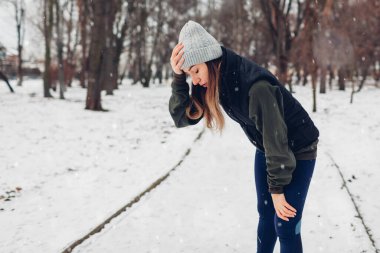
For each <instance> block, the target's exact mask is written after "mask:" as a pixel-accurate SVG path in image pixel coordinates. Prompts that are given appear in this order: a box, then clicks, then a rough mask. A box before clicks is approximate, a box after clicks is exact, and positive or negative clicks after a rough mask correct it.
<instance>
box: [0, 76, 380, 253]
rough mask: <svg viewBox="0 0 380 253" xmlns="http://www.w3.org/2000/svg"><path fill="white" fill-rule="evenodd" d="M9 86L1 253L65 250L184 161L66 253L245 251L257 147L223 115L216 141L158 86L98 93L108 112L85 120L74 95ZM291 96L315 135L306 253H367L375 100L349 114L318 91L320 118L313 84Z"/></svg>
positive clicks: (377, 242) (375, 221)
mask: <svg viewBox="0 0 380 253" xmlns="http://www.w3.org/2000/svg"><path fill="white" fill-rule="evenodd" d="M12 84H13V87H14V88H15V91H16V93H15V94H11V93H9V91H8V89H7V87H6V85H5V84H4V83H2V82H0V141H1V144H2V145H0V252H1V253H3V252H4V253H11V252H14V253H23V252H33V253H34V252H44V253H45V252H52V253H55V252H62V251H63V250H64V249H65V248H66V247H68V246H69V245H71V244H72V243H73V242H74V241H76V240H78V239H80V238H82V237H83V236H85V235H86V234H87V233H89V232H90V231H91V230H92V229H94V228H95V227H97V226H98V225H99V224H101V223H102V222H103V221H104V220H106V219H107V218H108V217H110V216H111V215H112V214H114V213H115V212H116V211H117V210H119V209H120V208H121V207H123V206H125V205H126V204H127V203H129V202H131V201H132V200H133V199H134V198H135V197H136V196H138V195H139V194H140V193H141V192H143V191H145V190H146V189H147V188H148V187H149V186H150V185H151V184H152V183H153V182H154V181H156V180H157V179H158V178H160V177H162V176H163V175H165V174H166V173H167V172H169V171H170V170H171V169H172V168H173V167H174V166H176V165H177V164H178V163H179V162H180V161H181V160H182V159H183V162H182V163H181V164H179V166H177V167H176V169H175V170H174V171H172V172H171V173H170V174H169V177H168V178H166V180H164V181H163V182H162V183H161V184H159V185H158V186H157V187H155V188H154V189H153V190H152V191H150V192H149V193H147V194H146V195H144V196H143V197H142V198H141V199H140V200H139V201H138V202H137V203H136V204H134V205H133V206H132V207H131V208H128V209H127V210H126V211H125V212H123V213H121V214H120V215H119V216H118V217H117V218H115V219H113V220H112V221H111V222H110V223H109V224H107V225H106V226H105V228H104V229H103V230H102V231H101V232H100V233H96V234H94V235H92V236H91V237H90V238H88V239H87V240H85V241H84V242H83V243H81V244H80V245H79V246H77V247H76V248H74V250H73V252H86V253H87V252H97V253H100V252H102V253H103V252H107V253H110V252H115V253H120V252H128V253H129V252H131V253H148V252H150V253H158V252H161V253H178V252H186V253H190V252H201V253H214V252H218V253H219V252H220V253H224V252H225V253H227V252H242V253H245V252H255V249H256V225H257V221H258V214H257V211H256V192H255V185H254V174H253V172H254V171H253V161H254V152H255V148H254V146H252V145H251V144H250V143H249V141H248V139H247V138H246V137H245V135H244V133H243V131H242V130H241V129H240V127H239V126H238V125H237V124H236V123H235V122H233V121H231V120H230V119H229V118H228V117H227V116H225V118H226V121H227V126H226V129H225V132H224V133H223V135H221V136H219V134H215V133H212V132H210V131H209V130H204V127H203V121H201V122H200V123H199V124H198V125H196V126H193V127H187V128H182V129H177V128H175V127H174V124H173V122H172V119H171V117H170V114H169V112H168V100H169V97H170V92H171V90H170V86H169V83H168V84H165V85H161V86H159V85H157V86H156V85H153V87H151V88H149V89H144V88H141V87H140V86H131V85H130V84H129V83H127V84H125V85H123V86H121V87H120V89H119V90H116V91H115V95H114V96H105V95H104V93H103V96H102V99H103V107H104V108H105V109H109V110H110V111H108V112H92V111H87V110H84V105H85V102H84V99H85V94H86V91H85V90H83V89H81V88H79V87H77V86H76V85H75V87H73V88H69V89H68V91H67V93H66V94H65V96H66V98H67V99H66V100H59V99H44V98H42V97H41V94H42V81H41V80H27V81H25V83H24V86H23V87H17V86H16V84H15V82H14V81H13V82H12ZM294 90H295V92H296V93H295V94H294V96H295V97H296V98H297V99H298V100H299V101H300V102H301V103H302V104H303V105H304V107H305V109H306V110H307V111H308V112H309V113H310V115H311V117H312V119H313V120H314V122H315V124H316V126H317V127H318V128H319V130H320V145H319V147H318V158H317V163H316V168H315V171H314V176H313V180H312V182H311V186H310V189H309V193H308V198H307V201H306V206H305V209H304V214H303V221H302V237H303V247H304V252H311V253H313V252H352V253H359V252H376V249H375V247H377V252H378V251H379V248H380V218H379V217H378V216H379V215H378V214H379V213H380V204H379V202H378V195H379V193H380V183H379V182H380V172H379V170H380V160H379V159H378V157H377V156H378V155H379V154H380V99H379V98H380V89H376V88H374V87H373V86H370V87H365V88H364V89H363V90H362V91H361V92H360V93H358V94H356V95H355V99H354V104H349V98H350V92H349V90H348V91H346V92H341V91H337V90H333V91H328V93H327V94H325V95H321V94H317V96H318V112H317V113H311V112H310V111H311V97H312V96H311V89H310V87H300V86H295V87H294ZM54 96H55V97H58V94H54ZM200 134H201V135H200ZM199 135H200V138H199V139H198V138H197V137H199ZM189 149H190V152H189V153H188V150H189ZM342 176H343V179H342ZM371 240H373V242H372V241H371ZM275 252H279V243H278V242H277V245H276V250H275Z"/></svg>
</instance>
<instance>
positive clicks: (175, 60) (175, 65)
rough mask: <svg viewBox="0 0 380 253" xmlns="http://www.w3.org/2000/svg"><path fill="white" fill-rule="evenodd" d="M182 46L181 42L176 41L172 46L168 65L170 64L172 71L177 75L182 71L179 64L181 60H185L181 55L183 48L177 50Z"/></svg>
mask: <svg viewBox="0 0 380 253" xmlns="http://www.w3.org/2000/svg"><path fill="white" fill-rule="evenodd" d="M182 48H183V44H182V43H178V44H177V45H176V46H175V47H174V48H173V52H172V56H171V57H170V65H171V66H172V69H173V71H174V73H176V74H177V75H181V74H183V71H182V70H181V66H182V64H183V62H184V61H185V58H183V57H182V55H183V50H182V51H181V52H179V51H180V50H181V49H182Z"/></svg>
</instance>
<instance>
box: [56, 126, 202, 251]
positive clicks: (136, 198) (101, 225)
mask: <svg viewBox="0 0 380 253" xmlns="http://www.w3.org/2000/svg"><path fill="white" fill-rule="evenodd" d="M204 133H205V127H203V128H202V130H201V131H200V132H199V134H198V136H197V137H196V138H195V139H194V141H193V143H195V142H197V141H199V140H200V139H201V138H202V136H203V134H204ZM191 147H192V146H191ZM191 147H190V148H188V149H187V150H186V152H185V154H184V155H183V156H182V158H181V159H180V160H179V161H178V163H177V164H176V165H174V167H173V168H172V169H170V170H169V171H168V172H167V173H166V174H165V175H163V176H162V177H160V178H158V179H157V180H156V181H154V182H153V183H152V184H151V185H150V186H149V187H148V188H146V189H145V190H144V191H143V192H141V193H140V194H139V195H137V196H136V197H134V198H133V200H132V201H130V202H129V203H128V204H126V205H124V206H123V207H122V208H120V209H119V210H118V211H116V212H115V213H114V214H112V215H111V216H110V217H109V218H107V219H106V220H105V221H103V222H102V223H101V224H99V225H98V226H96V227H95V228H94V229H93V230H91V231H90V232H89V233H88V234H86V235H84V236H83V237H82V238H80V239H78V240H76V241H74V242H72V243H71V244H70V245H69V246H67V247H66V248H65V249H64V250H63V251H62V253H70V252H72V251H73V250H74V248H75V247H77V246H78V245H80V244H81V243H83V242H84V241H85V240H87V239H88V238H90V237H91V236H92V235H94V234H96V233H99V232H101V231H102V230H103V228H104V227H105V226H106V225H107V224H108V223H110V222H111V221H112V220H113V219H114V218H116V217H117V216H119V215H120V214H121V213H123V212H125V211H126V210H127V209H128V208H130V207H132V206H133V204H136V203H137V202H139V201H140V199H141V198H142V197H143V196H144V195H145V194H147V193H149V192H150V191H152V190H153V189H155V188H156V187H157V186H158V185H160V184H161V183H162V182H163V181H165V180H166V179H167V178H168V177H169V176H170V173H172V172H173V171H175V170H176V169H177V168H178V167H179V166H180V165H181V164H182V162H183V161H184V160H185V159H186V157H187V156H188V155H189V154H190V152H191Z"/></svg>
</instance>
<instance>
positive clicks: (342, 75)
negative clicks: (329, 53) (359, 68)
mask: <svg viewBox="0 0 380 253" xmlns="http://www.w3.org/2000/svg"><path fill="white" fill-rule="evenodd" d="M345 77H346V75H345V70H344V69H343V67H341V68H339V70H338V87H339V90H342V91H344V90H345V89H346V84H345Z"/></svg>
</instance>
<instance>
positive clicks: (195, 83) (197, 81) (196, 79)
mask: <svg viewBox="0 0 380 253" xmlns="http://www.w3.org/2000/svg"><path fill="white" fill-rule="evenodd" d="M192 79H193V84H194V85H198V84H199V82H200V79H199V78H197V77H193V78H192Z"/></svg>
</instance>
